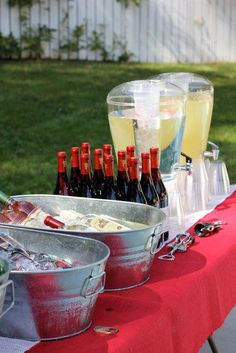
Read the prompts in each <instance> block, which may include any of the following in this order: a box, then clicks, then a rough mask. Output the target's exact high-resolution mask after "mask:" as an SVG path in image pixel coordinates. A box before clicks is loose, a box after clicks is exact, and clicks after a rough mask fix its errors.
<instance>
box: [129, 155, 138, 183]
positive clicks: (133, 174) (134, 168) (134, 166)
mask: <svg viewBox="0 0 236 353" xmlns="http://www.w3.org/2000/svg"><path fill="white" fill-rule="evenodd" d="M138 162H139V161H138V158H137V157H131V158H130V169H129V177H130V179H138Z"/></svg>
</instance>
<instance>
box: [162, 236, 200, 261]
mask: <svg viewBox="0 0 236 353" xmlns="http://www.w3.org/2000/svg"><path fill="white" fill-rule="evenodd" d="M194 242H195V238H194V237H193V236H192V235H190V234H189V233H181V234H178V235H177V236H176V238H175V240H174V241H172V242H171V243H169V244H168V245H167V247H168V248H171V249H172V250H171V251H169V252H168V254H164V255H161V256H159V257H158V259H159V260H165V261H174V260H175V256H174V253H175V252H176V251H179V252H186V251H187V249H188V248H189V246H191V245H192V244H193V243H194Z"/></svg>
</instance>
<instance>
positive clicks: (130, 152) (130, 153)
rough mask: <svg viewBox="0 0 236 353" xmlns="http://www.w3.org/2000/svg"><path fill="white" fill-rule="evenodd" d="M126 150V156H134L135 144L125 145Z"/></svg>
mask: <svg viewBox="0 0 236 353" xmlns="http://www.w3.org/2000/svg"><path fill="white" fill-rule="evenodd" d="M126 152H127V155H128V156H130V157H134V154H135V146H127V147H126Z"/></svg>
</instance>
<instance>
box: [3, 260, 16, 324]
mask: <svg viewBox="0 0 236 353" xmlns="http://www.w3.org/2000/svg"><path fill="white" fill-rule="evenodd" d="M9 273H10V270H9V265H8V262H7V261H6V260H4V259H2V258H0V318H1V317H3V315H5V314H6V313H7V312H8V310H10V309H11V308H12V306H13V305H14V300H15V296H14V285H13V282H12V281H9V280H8V278H9ZM7 287H10V296H11V300H10V301H9V304H8V306H7V307H5V308H4V310H3V305H4V300H5V295H6V290H7Z"/></svg>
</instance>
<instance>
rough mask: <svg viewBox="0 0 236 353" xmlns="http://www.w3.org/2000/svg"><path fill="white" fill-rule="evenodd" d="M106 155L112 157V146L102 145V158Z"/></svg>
mask: <svg viewBox="0 0 236 353" xmlns="http://www.w3.org/2000/svg"><path fill="white" fill-rule="evenodd" d="M106 154H108V155H112V145H110V144H109V143H106V144H104V145H103V156H105V155H106Z"/></svg>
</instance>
